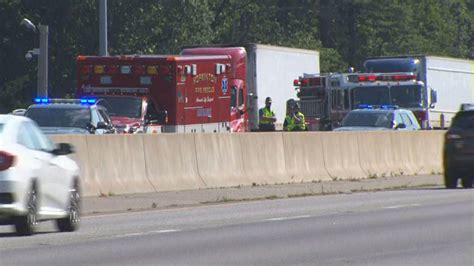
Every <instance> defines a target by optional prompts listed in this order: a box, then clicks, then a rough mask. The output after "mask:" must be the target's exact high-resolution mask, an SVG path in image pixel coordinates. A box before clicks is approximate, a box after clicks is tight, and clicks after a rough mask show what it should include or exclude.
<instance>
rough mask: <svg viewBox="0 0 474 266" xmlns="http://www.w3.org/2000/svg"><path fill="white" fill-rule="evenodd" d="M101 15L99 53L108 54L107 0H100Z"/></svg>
mask: <svg viewBox="0 0 474 266" xmlns="http://www.w3.org/2000/svg"><path fill="white" fill-rule="evenodd" d="M99 17H100V19H99V55H101V56H107V55H109V52H108V51H107V0H100V10H99Z"/></svg>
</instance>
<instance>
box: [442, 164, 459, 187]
mask: <svg viewBox="0 0 474 266" xmlns="http://www.w3.org/2000/svg"><path fill="white" fill-rule="evenodd" d="M444 185H445V186H446V188H456V187H457V186H458V175H457V173H456V172H455V171H453V170H452V169H449V168H448V169H445V171H444Z"/></svg>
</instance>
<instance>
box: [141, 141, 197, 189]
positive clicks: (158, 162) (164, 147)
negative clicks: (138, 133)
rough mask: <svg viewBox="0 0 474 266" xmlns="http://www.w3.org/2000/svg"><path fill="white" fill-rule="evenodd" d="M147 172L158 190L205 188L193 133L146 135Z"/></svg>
mask: <svg viewBox="0 0 474 266" xmlns="http://www.w3.org/2000/svg"><path fill="white" fill-rule="evenodd" d="M143 143H144V150H142V151H143V153H144V157H145V159H146V173H147V176H148V178H149V180H150V182H151V184H152V185H153V187H154V189H156V191H176V190H189V189H200V188H206V184H205V183H204V181H203V180H202V179H201V177H200V176H199V172H198V168H197V161H196V148H195V144H194V136H193V135H192V134H156V135H143Z"/></svg>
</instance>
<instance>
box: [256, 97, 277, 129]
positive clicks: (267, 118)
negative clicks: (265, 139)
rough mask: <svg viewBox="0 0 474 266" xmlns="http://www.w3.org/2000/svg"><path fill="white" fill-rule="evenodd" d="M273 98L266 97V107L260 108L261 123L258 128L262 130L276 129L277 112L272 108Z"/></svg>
mask: <svg viewBox="0 0 474 266" xmlns="http://www.w3.org/2000/svg"><path fill="white" fill-rule="evenodd" d="M271 106H272V98H270V97H267V98H266V99H265V107H263V108H260V110H258V117H259V124H258V128H259V130H260V131H275V122H276V117H275V112H273V111H272V109H271Z"/></svg>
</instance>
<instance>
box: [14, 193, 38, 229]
mask: <svg viewBox="0 0 474 266" xmlns="http://www.w3.org/2000/svg"><path fill="white" fill-rule="evenodd" d="M26 204H27V205H26V214H25V215H23V216H19V217H16V219H15V229H16V233H17V234H18V235H20V236H29V235H33V234H34V233H35V228H36V225H37V224H38V221H37V212H38V193H37V190H36V186H35V185H33V186H32V187H31V190H30V191H29V192H28V198H27V203H26Z"/></svg>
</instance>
